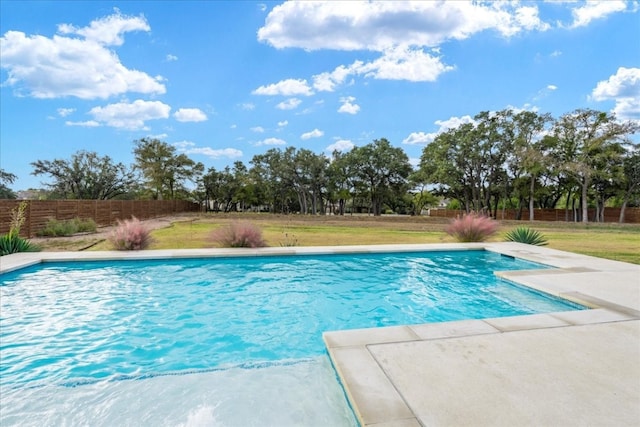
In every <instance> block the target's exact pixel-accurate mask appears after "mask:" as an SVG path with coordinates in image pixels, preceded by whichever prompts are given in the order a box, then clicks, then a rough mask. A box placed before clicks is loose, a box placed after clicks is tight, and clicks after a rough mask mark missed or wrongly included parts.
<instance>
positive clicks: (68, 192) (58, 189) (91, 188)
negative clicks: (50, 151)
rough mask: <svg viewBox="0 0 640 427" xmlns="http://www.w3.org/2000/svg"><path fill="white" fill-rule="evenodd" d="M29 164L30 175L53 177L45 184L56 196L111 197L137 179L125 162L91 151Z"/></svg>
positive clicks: (128, 188)
mask: <svg viewBox="0 0 640 427" xmlns="http://www.w3.org/2000/svg"><path fill="white" fill-rule="evenodd" d="M31 165H32V166H33V168H34V170H33V172H32V173H33V175H49V176H50V177H51V178H52V180H53V182H52V183H49V184H45V185H46V187H47V188H48V189H49V190H50V191H51V192H52V193H53V194H54V196H55V197H58V198H66V199H94V200H107V199H113V198H115V197H118V196H120V195H123V194H126V193H127V192H129V191H130V189H131V187H132V186H133V184H134V183H135V182H136V180H135V175H134V174H133V172H132V171H131V170H130V169H129V168H127V167H126V166H125V165H123V164H122V163H113V161H112V160H111V158H110V157H109V156H104V157H100V156H99V155H98V154H97V153H95V152H90V151H78V152H77V153H75V154H73V155H72V156H71V159H55V160H37V161H35V162H33V163H31Z"/></svg>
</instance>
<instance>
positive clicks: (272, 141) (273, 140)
mask: <svg viewBox="0 0 640 427" xmlns="http://www.w3.org/2000/svg"><path fill="white" fill-rule="evenodd" d="M286 143H287V142H286V141H285V140H283V139H280V138H267V139H263V140H262V141H258V142H256V144H255V145H256V146H260V145H285V144H286Z"/></svg>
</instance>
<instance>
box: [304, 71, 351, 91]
mask: <svg viewBox="0 0 640 427" xmlns="http://www.w3.org/2000/svg"><path fill="white" fill-rule="evenodd" d="M349 74H352V71H351V70H350V67H345V66H344V65H339V66H338V67H336V68H335V69H334V70H333V71H331V72H324V73H320V74H316V75H315V76H313V87H314V89H316V90H319V91H323V92H333V91H334V89H335V87H336V86H337V85H339V84H342V83H343V82H344V81H345V79H346V78H347V77H348V76H349Z"/></svg>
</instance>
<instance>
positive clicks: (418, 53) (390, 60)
mask: <svg viewBox="0 0 640 427" xmlns="http://www.w3.org/2000/svg"><path fill="white" fill-rule="evenodd" d="M352 69H353V70H354V71H355V72H356V73H357V74H364V75H365V77H373V78H376V79H386V80H409V81H412V82H434V81H436V80H437V79H438V77H439V76H440V74H442V73H446V72H447V71H451V70H454V69H455V67H453V66H450V65H446V64H443V63H442V62H441V57H439V56H432V55H430V54H429V53H425V52H424V51H423V50H422V49H407V48H403V47H401V48H394V49H389V50H387V51H385V52H384V54H383V55H382V56H381V57H380V58H378V59H376V60H374V61H372V62H369V63H367V64H362V65H360V66H354V67H352Z"/></svg>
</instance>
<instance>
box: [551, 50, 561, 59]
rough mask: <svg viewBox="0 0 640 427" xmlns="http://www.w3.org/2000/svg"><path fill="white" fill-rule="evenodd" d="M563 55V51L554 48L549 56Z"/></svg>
mask: <svg viewBox="0 0 640 427" xmlns="http://www.w3.org/2000/svg"><path fill="white" fill-rule="evenodd" d="M561 55H562V51H559V50H554V51H553V52H551V54H550V55H549V56H550V57H552V58H557V57H558V56H561Z"/></svg>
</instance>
